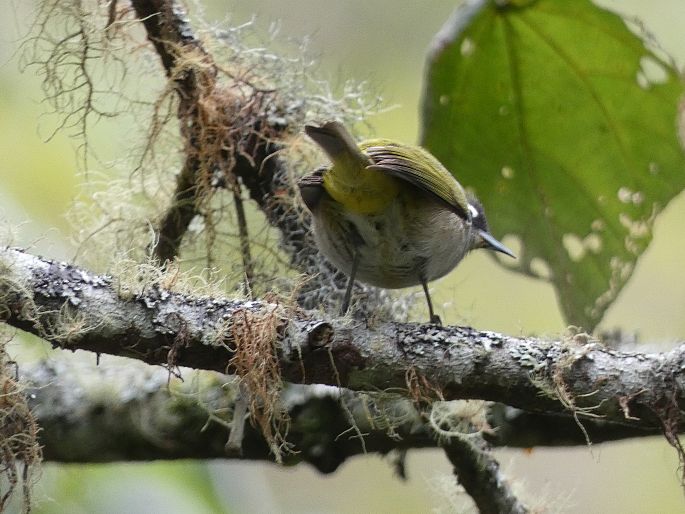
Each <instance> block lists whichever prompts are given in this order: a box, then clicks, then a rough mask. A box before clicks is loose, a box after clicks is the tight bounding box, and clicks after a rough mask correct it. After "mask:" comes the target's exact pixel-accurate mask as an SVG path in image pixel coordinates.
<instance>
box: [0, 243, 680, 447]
mask: <svg viewBox="0 0 685 514" xmlns="http://www.w3.org/2000/svg"><path fill="white" fill-rule="evenodd" d="M0 267H1V268H2V273H0V277H2V284H1V285H2V294H1V295H0V312H2V313H3V316H4V321H5V322H6V323H8V324H9V325H12V326H15V327H17V328H20V329H22V330H26V331H28V332H31V333H33V334H36V335H38V336H40V337H42V338H43V339H45V340H46V341H49V342H50V343H52V344H53V346H55V347H59V348H65V349H69V350H75V349H82V350H88V351H92V352H95V353H105V354H111V355H119V356H126V357H132V358H135V359H138V360H142V361H144V362H147V363H150V364H162V365H167V366H170V367H172V368H174V367H176V366H186V367H191V368H195V369H207V370H214V371H220V372H224V373H225V372H228V373H231V372H235V371H236V370H238V369H239V367H240V365H241V362H242V360H241V354H240V352H241V344H242V343H241V341H242V340H243V339H244V337H243V336H241V335H240V334H244V333H245V331H246V330H247V331H251V332H254V331H255V330H258V331H260V334H262V335H264V334H271V335H270V336H269V337H262V338H261V339H263V340H264V341H265V342H264V348H262V351H264V349H265V348H270V349H272V350H271V351H274V352H276V353H275V355H274V360H273V362H274V363H275V365H276V366H278V373H279V374H280V376H281V377H282V379H283V380H285V381H288V382H292V383H308V384H312V383H318V384H328V385H336V386H343V387H346V388H349V389H353V390H359V391H368V390H374V391H378V390H388V389H391V390H395V391H407V389H408V387H411V388H412V389H413V390H412V391H407V394H408V395H411V396H412V397H416V398H431V397H432V398H435V397H441V398H442V399H445V400H453V399H474V398H477V399H483V400H488V401H495V402H501V403H505V404H507V405H511V406H515V407H518V408H520V409H524V410H526V411H532V412H549V413H552V412H561V413H563V412H566V413H569V412H570V413H572V414H573V415H574V416H576V417H577V418H578V419H579V423H582V420H583V419H584V418H597V419H602V420H605V421H607V422H615V423H622V424H625V425H628V426H632V427H643V428H648V429H655V428H662V429H664V430H667V431H668V432H669V433H673V432H675V431H676V430H674V427H679V426H681V424H682V421H683V419H682V414H681V413H680V412H681V411H682V410H683V409H684V408H685V395H684V394H683V390H684V387H683V386H684V385H685V345H681V346H679V347H677V348H675V349H674V350H672V351H670V352H667V353H640V352H622V351H616V350H611V349H608V348H606V347H604V346H602V345H601V344H599V343H597V342H592V341H589V342H588V341H587V340H586V339H584V338H581V337H577V338H574V339H570V340H568V341H544V340H541V339H535V338H518V337H510V336H506V335H503V334H497V333H494V332H483V331H479V330H476V329H473V328H470V327H435V326H426V325H420V324H404V323H379V324H377V325H375V326H367V324H366V323H355V322H350V321H349V320H339V319H329V320H320V319H316V318H315V317H314V315H313V314H312V313H309V312H305V311H300V310H292V311H289V310H288V309H287V308H285V307H283V306H281V305H278V304H273V303H267V302H262V301H241V300H226V299H223V298H196V297H191V296H187V295H183V294H179V293H174V292H172V291H169V290H166V289H162V288H161V287H159V286H154V287H150V288H148V289H145V290H143V291H139V292H135V293H133V292H130V291H124V290H117V287H116V285H115V283H114V281H113V279H112V278H111V277H108V276H99V275H93V274H90V273H88V272H87V271H85V270H82V269H79V268H76V267H74V266H71V265H68V264H64V263H59V262H55V261H51V260H47V259H43V258H40V257H37V256H34V255H31V254H28V253H25V252H23V251H20V250H16V249H11V248H5V249H3V250H2V251H1V252H0ZM246 314H247V315H246ZM245 320H248V322H249V327H248V326H245V323H246V322H245ZM255 337H256V336H255V335H254V334H253V336H252V337H251V340H254V338H255ZM252 351H253V350H251V352H252ZM246 358H247V357H246ZM408 369H412V370H414V372H415V374H416V375H417V376H418V377H420V378H421V380H418V381H416V383H417V384H418V385H416V386H412V384H409V383H408V381H407V370H408ZM417 388H418V389H419V390H416V389H417ZM668 427H670V428H668Z"/></svg>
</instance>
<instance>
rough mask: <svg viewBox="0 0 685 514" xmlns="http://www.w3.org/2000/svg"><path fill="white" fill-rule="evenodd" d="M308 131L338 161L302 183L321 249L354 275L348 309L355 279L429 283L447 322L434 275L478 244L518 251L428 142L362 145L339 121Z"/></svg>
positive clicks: (394, 285)
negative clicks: (496, 232)
mask: <svg viewBox="0 0 685 514" xmlns="http://www.w3.org/2000/svg"><path fill="white" fill-rule="evenodd" d="M305 132H306V133H307V135H308V136H309V137H310V138H311V139H313V140H314V142H315V143H316V144H318V145H319V146H320V147H321V148H322V149H323V151H324V152H325V153H326V155H327V156H328V158H329V159H330V160H331V165H330V166H327V167H324V168H320V169H318V170H317V171H315V172H314V173H312V174H310V175H307V176H305V177H303V178H302V179H300V181H299V183H298V185H299V188H300V193H301V195H302V199H303V201H304V203H305V205H306V206H307V208H308V209H309V210H310V211H311V213H312V216H313V229H314V237H315V240H316V244H317V246H318V248H319V250H320V251H321V253H323V254H324V255H325V256H326V257H327V258H328V259H329V260H330V261H331V262H332V263H333V264H334V265H335V266H336V267H337V268H338V269H340V270H341V271H342V272H344V273H345V274H346V275H347V276H348V277H349V280H348V283H347V289H346V291H345V297H344V300H343V304H342V312H343V314H345V313H346V312H347V309H348V307H349V305H350V296H351V294H352V285H353V283H354V281H355V279H358V280H360V281H361V282H364V283H367V284H371V285H373V286H377V287H383V288H387V289H398V288H402V287H409V286H414V285H418V284H421V285H422V286H423V291H424V293H425V294H426V301H427V302H428V311H429V313H430V322H431V323H435V324H440V318H439V317H438V316H436V314H435V312H434V311H433V304H432V302H431V297H430V293H429V291H428V282H429V281H431V280H434V279H436V278H439V277H442V276H444V275H446V274H447V273H449V272H450V271H451V270H452V269H453V268H454V267H455V266H456V265H457V264H459V261H461V260H462V259H463V258H464V256H465V255H466V254H467V253H468V251H469V250H473V249H475V248H487V249H489V250H494V251H497V252H502V253H504V254H506V255H509V256H511V257H514V254H513V253H512V252H511V250H509V249H508V248H507V247H506V246H504V245H503V244H502V243H500V242H499V241H498V240H497V239H495V238H494V237H493V236H492V235H491V234H490V232H489V231H488V224H487V221H486V220H485V214H484V212H483V207H482V206H481V204H480V202H478V200H476V199H475V198H474V197H473V196H471V195H469V194H467V193H466V192H465V191H464V189H463V188H462V187H461V185H460V184H459V182H457V180H456V179H455V178H454V177H453V176H452V174H451V173H450V172H449V171H447V169H445V167H444V166H443V165H442V164H441V163H440V162H439V161H438V160H437V159H436V158H435V157H433V155H431V154H430V153H429V152H428V151H426V150H424V149H423V148H420V147H417V146H410V145H405V144H401V143H397V142H394V141H390V140H388V139H371V140H368V141H363V142H362V143H359V144H357V142H356V141H355V140H354V138H353V137H352V135H351V134H350V133H349V132H348V131H347V130H346V129H345V127H344V126H343V125H342V124H341V123H339V122H337V121H330V122H327V123H324V124H323V125H321V126H315V125H307V126H305Z"/></svg>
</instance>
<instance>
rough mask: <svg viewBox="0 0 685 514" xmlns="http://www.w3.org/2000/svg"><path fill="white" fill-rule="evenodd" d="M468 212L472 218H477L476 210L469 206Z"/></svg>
mask: <svg viewBox="0 0 685 514" xmlns="http://www.w3.org/2000/svg"><path fill="white" fill-rule="evenodd" d="M469 212H470V213H471V217H472V218H477V217H478V209H476V208H475V207H474V206H473V205H471V204H469Z"/></svg>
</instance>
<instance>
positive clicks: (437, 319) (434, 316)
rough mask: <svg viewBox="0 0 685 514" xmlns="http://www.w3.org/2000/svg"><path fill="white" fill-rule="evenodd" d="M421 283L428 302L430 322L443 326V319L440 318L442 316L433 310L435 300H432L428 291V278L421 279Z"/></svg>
mask: <svg viewBox="0 0 685 514" xmlns="http://www.w3.org/2000/svg"><path fill="white" fill-rule="evenodd" d="M421 285H422V286H423V292H424V293H425V294H426V301H427V302H428V314H429V315H430V321H429V323H432V324H433V325H440V326H442V320H441V319H440V316H438V315H437V314H435V312H433V302H431V295H430V293H429V292H428V282H426V279H424V278H422V279H421Z"/></svg>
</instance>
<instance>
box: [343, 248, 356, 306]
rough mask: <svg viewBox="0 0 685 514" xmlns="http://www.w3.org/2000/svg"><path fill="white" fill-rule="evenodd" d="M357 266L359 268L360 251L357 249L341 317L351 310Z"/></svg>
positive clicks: (353, 258) (353, 257)
mask: <svg viewBox="0 0 685 514" xmlns="http://www.w3.org/2000/svg"><path fill="white" fill-rule="evenodd" d="M357 266H359V251H358V250H357V249H356V248H355V249H354V255H353V256H352V270H351V271H350V276H349V278H348V279H347V289H345V297H344V298H343V303H342V309H340V310H341V311H342V312H341V315H342V316H344V315H345V314H347V309H349V308H350V298H351V297H352V286H353V285H354V276H355V275H356V274H357Z"/></svg>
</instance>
